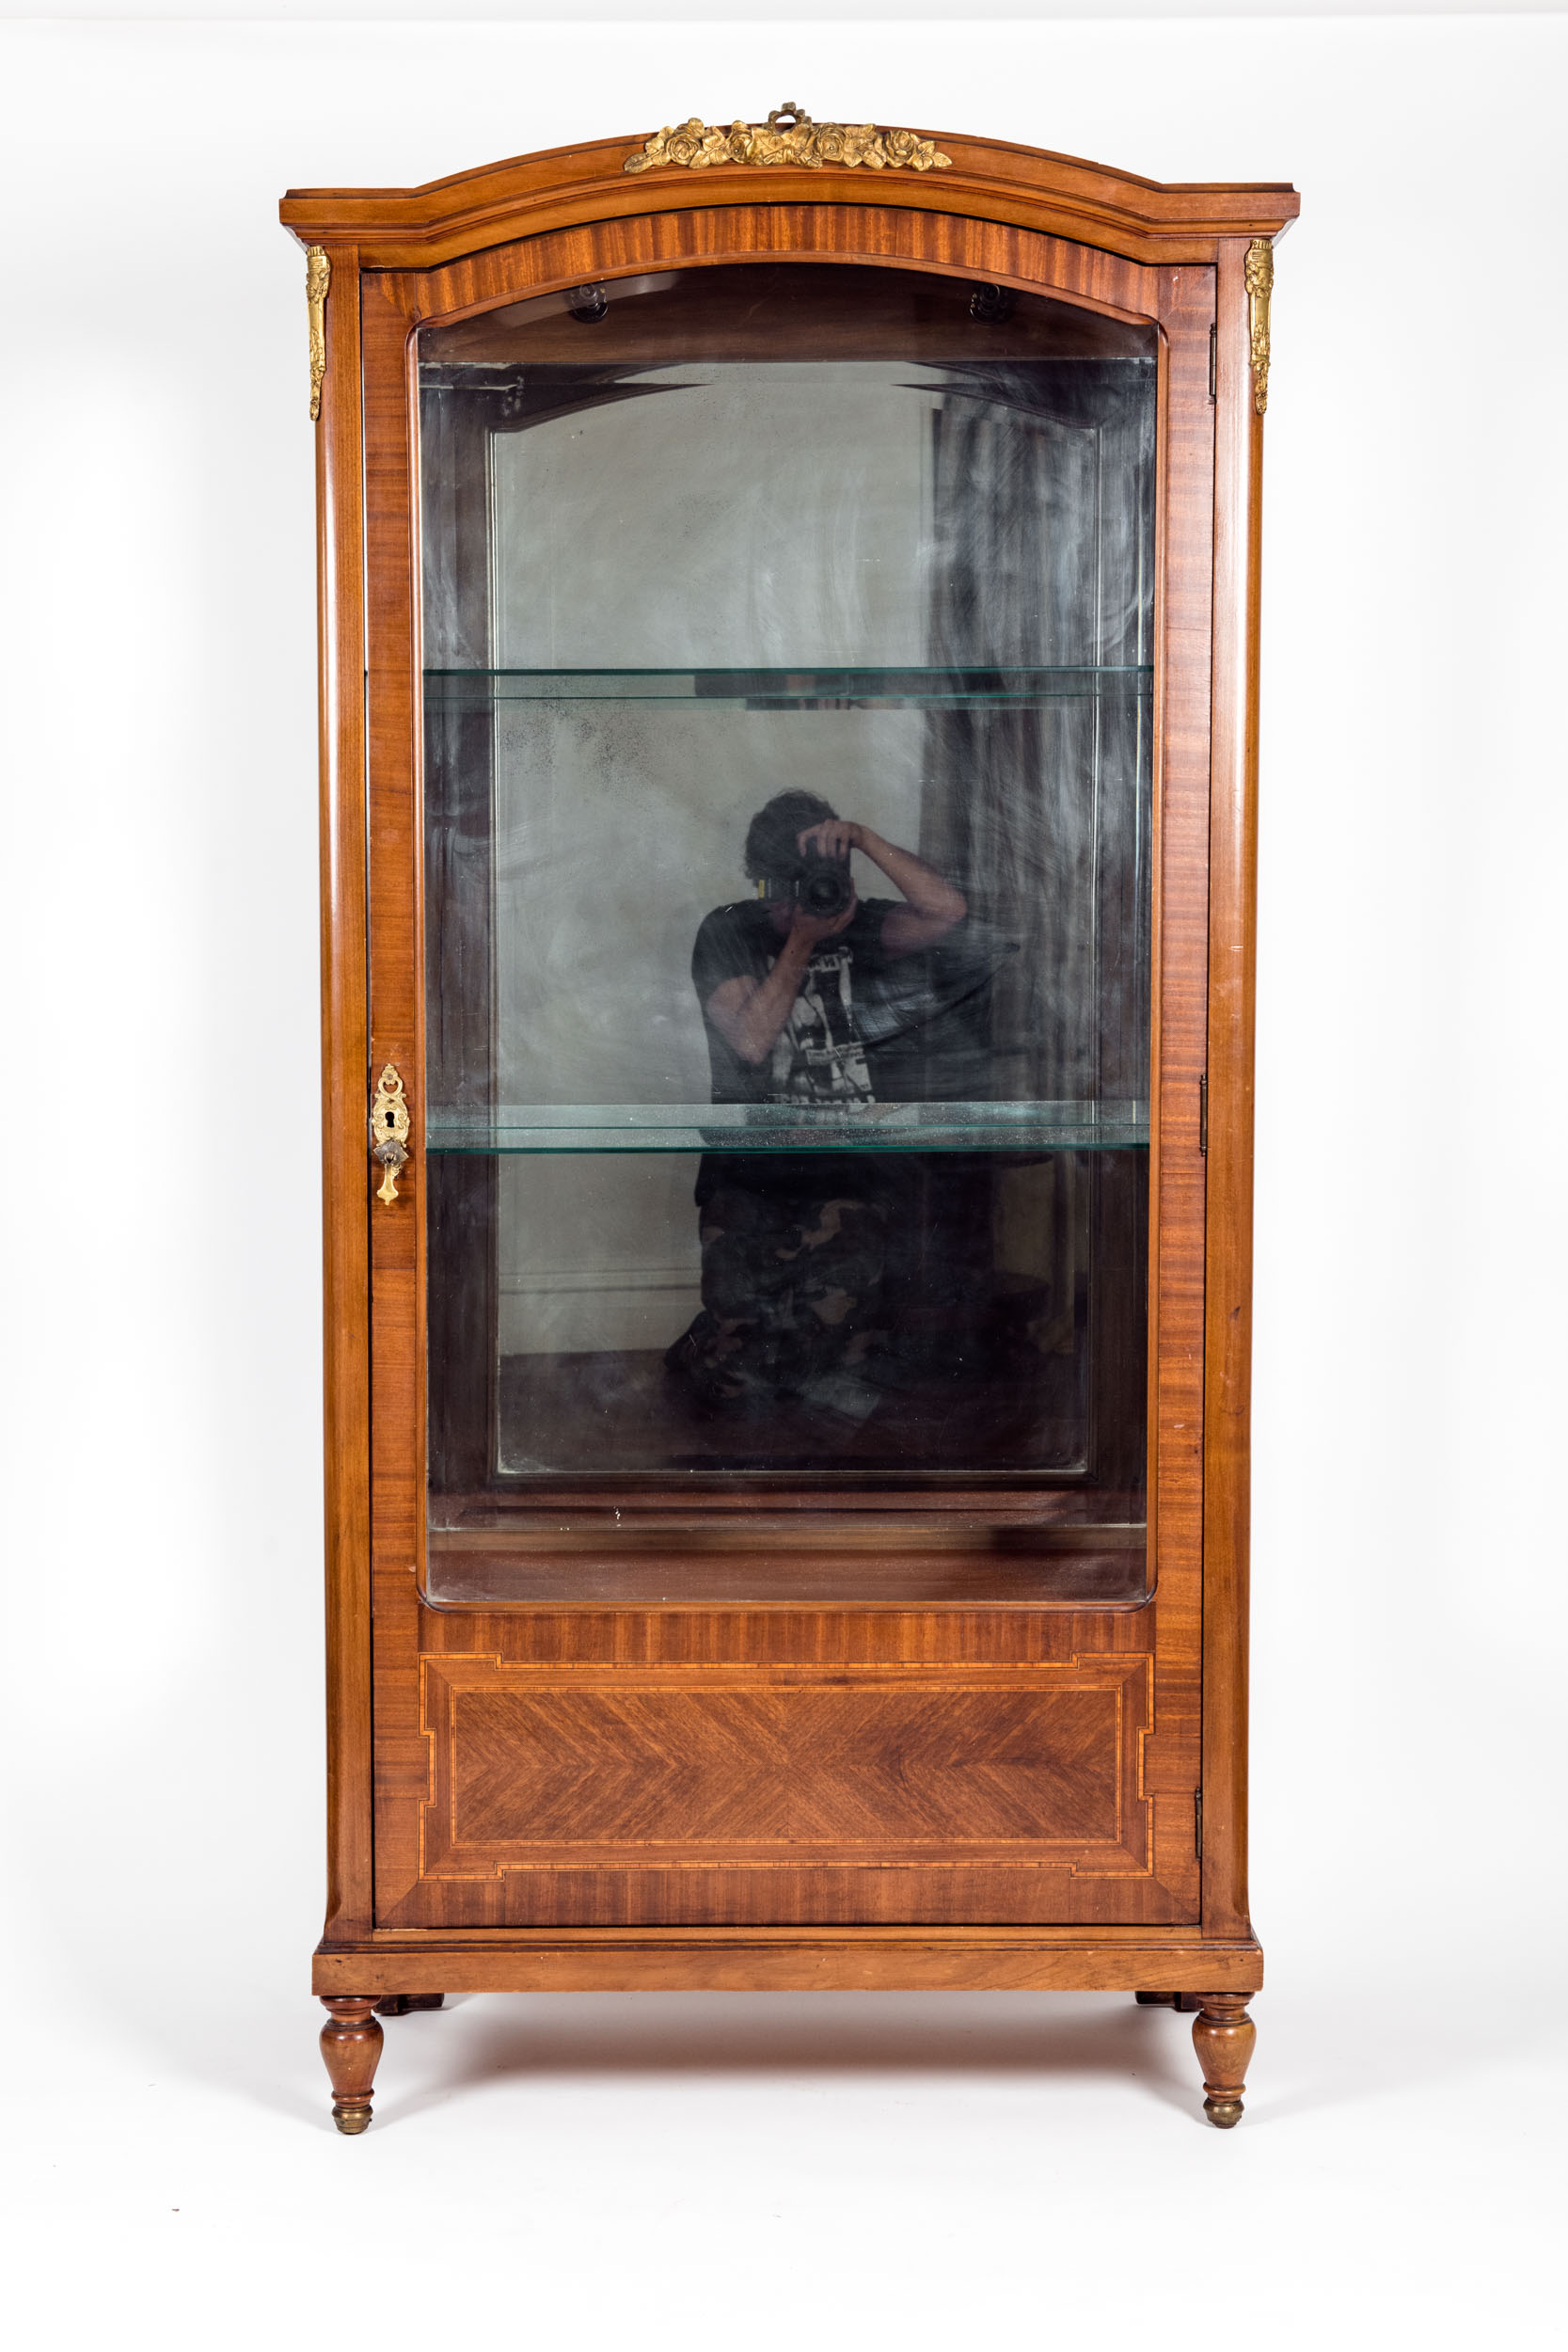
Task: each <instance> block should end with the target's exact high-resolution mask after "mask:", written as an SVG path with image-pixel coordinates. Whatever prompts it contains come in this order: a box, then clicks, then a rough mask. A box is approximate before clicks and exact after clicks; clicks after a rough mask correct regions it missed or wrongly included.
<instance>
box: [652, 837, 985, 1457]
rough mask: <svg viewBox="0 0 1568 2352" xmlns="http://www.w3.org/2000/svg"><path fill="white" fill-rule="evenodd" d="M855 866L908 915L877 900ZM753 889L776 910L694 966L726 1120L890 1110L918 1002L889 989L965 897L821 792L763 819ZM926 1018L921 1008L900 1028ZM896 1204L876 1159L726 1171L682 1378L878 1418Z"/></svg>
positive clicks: (717, 1391) (710, 1187) (723, 910)
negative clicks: (889, 1066)
mask: <svg viewBox="0 0 1568 2352" xmlns="http://www.w3.org/2000/svg"><path fill="white" fill-rule="evenodd" d="M852 850H860V851H861V853H862V855H863V856H864V857H865V858H867V859H869V861H870V863H871V864H872V865H873V866H879V868H880V869H881V871H882V872H883V873H884V874H885V875H886V876H887V877H888V880H889V881H890V882H893V883H894V884H895V887H896V888H897V889H899V890H900V891H902V892H903V894H904V895H903V898H902V899H892V898H860V897H859V896H858V895H857V893H856V890H855V887H854V882H853V879H852V877H851V874H850V870H849V857H850V852H851V851H852ZM746 871H747V873H748V875H749V876H750V877H751V879H752V881H753V882H755V883H756V885H757V890H758V896H757V897H756V898H753V899H751V900H748V901H742V902H741V903H740V904H738V905H735V906H727V907H718V908H716V909H715V910H714V912H713V913H712V914H709V915H708V916H707V917H706V918H705V921H704V923H703V925H702V928H701V930H699V931H698V933H697V940H696V945H695V946H694V947H693V949H692V955H691V977H692V982H693V985H694V986H695V988H696V992H697V999H698V1002H699V1004H700V1005H701V1006H702V1009H703V1019H704V1022H705V1026H706V1029H707V1039H708V1055H709V1059H710V1061H711V1063H712V1068H713V1099H714V1101H715V1102H716V1103H798V1104H818V1105H822V1106H824V1107H832V1105H833V1104H859V1103H874V1102H875V1101H876V1100H877V1093H876V1089H875V1074H876V1073H875V1065H876V1061H877V1057H878V1044H879V1039H881V1038H885V1037H886V1036H887V1035H888V1034H889V1022H888V1007H889V1004H890V1001H891V1000H892V999H893V998H895V997H896V996H897V995H898V993H899V991H898V989H897V987H896V984H895V983H894V982H893V981H892V980H891V979H890V977H889V975H890V973H891V972H892V971H893V969H894V968H895V967H896V966H897V965H898V964H899V963H900V962H901V961H903V960H904V959H907V958H910V957H914V956H917V955H918V954H919V953H920V952H921V951H922V950H924V949H927V948H931V947H934V946H936V945H937V943H938V942H939V941H940V940H942V939H944V938H945V937H946V936H947V934H948V933H949V932H950V931H952V930H955V929H956V927H957V926H958V924H959V923H961V922H962V921H963V919H964V914H965V912H966V910H965V903H964V899H963V897H962V895H961V893H960V892H958V890H956V889H954V887H953V885H952V884H951V883H950V882H944V881H943V880H942V876H941V875H940V874H937V873H934V872H933V871H932V869H931V867H930V866H927V865H926V864H924V863H923V861H922V860H921V859H919V858H917V857H915V856H913V855H911V852H910V851H909V850H900V849H897V848H895V846H894V844H893V843H892V842H891V841H884V840H883V839H882V837H881V835H880V834H877V833H873V832H872V831H871V829H870V827H869V826H866V825H859V824H855V823H853V822H852V821H851V820H850V819H848V818H842V817H835V816H834V814H833V812H832V809H831V808H830V807H829V805H828V803H827V802H826V801H823V800H819V799H818V798H817V797H816V794H815V793H811V792H781V793H779V794H778V795H777V797H776V798H775V799H773V800H771V801H769V802H768V805H767V807H766V808H764V809H762V810H760V811H759V812H758V814H757V815H756V816H755V817H754V818H752V825H751V829H750V831H749V832H748V834H747V836H746ZM920 993H922V992H920V991H918V990H917V991H916V992H915V994H916V996H918V995H919V994H920ZM868 1016H869V1017H868ZM911 1017H912V1018H914V1019H916V1020H918V1019H919V1018H920V1014H919V1012H918V1010H915V1009H913V1008H911V1006H909V1005H906V1006H904V1007H903V1009H902V1011H901V1012H900V1015H899V1025H907V1024H908V1022H909V1021H910V1019H911ZM891 1201H892V1194H891V1191H890V1185H889V1180H888V1177H887V1174H886V1171H885V1170H884V1169H883V1168H882V1167H881V1166H880V1165H879V1162H878V1161H877V1160H876V1159H875V1158H873V1157H871V1156H869V1155H867V1154H863V1153H855V1152H839V1151H832V1150H828V1151H823V1152H779V1153H768V1152H755V1153H752V1152H711V1153H709V1154H708V1155H707V1156H706V1157H705V1159H704V1161H703V1163H702V1167H701V1169H700V1171H699V1174H698V1180H697V1204H698V1207H699V1209H700V1211H701V1213H702V1247H703V1311H702V1313H701V1314H700V1315H699V1316H698V1317H697V1319H696V1321H695V1322H694V1323H693V1324H692V1326H691V1327H690V1329H689V1331H687V1332H686V1333H685V1334H684V1335H683V1336H682V1337H681V1338H680V1339H679V1340H677V1341H676V1343H675V1344H674V1346H673V1347H672V1348H671V1349H670V1350H669V1353H668V1355H667V1356H666V1359H665V1361H666V1362H667V1364H668V1365H669V1367H670V1369H671V1371H672V1372H676V1373H680V1374H682V1375H685V1376H686V1378H687V1379H688V1380H689V1381H690V1383H691V1384H692V1387H693V1388H694V1389H695V1391H696V1392H697V1393H698V1395H699V1396H700V1397H702V1398H703V1399H704V1400H705V1402H706V1403H708V1404H711V1405H731V1406H748V1405H749V1406H756V1407H759V1408H762V1407H767V1406H770V1405H771V1404H773V1403H774V1402H776V1400H778V1399H779V1398H780V1397H786V1396H791V1395H795V1396H801V1397H803V1398H804V1399H805V1400H806V1402H807V1403H809V1404H816V1405H827V1406H830V1407H837V1408H838V1409H841V1410H846V1411H851V1412H854V1413H859V1412H860V1411H863V1410H864V1409H867V1408H866V1406H865V1405H864V1404H863V1402H862V1401H861V1400H859V1399H858V1398H857V1397H856V1396H855V1395H854V1393H853V1391H854V1383H853V1381H852V1380H851V1379H849V1378H848V1377H847V1375H852V1374H853V1372H854V1371H855V1369H856V1367H857V1366H858V1365H859V1364H860V1363H861V1361H862V1360H863V1358H864V1356H865V1354H866V1352H867V1350H868V1349H869V1348H870V1347H871V1346H872V1345H873V1343H874V1340H875V1336H876V1327H877V1326H878V1324H879V1321H880V1320H881V1316H882V1290H883V1275H884V1271H885V1266H886V1257H887V1242H888V1234H889V1224H890V1208H891Z"/></svg>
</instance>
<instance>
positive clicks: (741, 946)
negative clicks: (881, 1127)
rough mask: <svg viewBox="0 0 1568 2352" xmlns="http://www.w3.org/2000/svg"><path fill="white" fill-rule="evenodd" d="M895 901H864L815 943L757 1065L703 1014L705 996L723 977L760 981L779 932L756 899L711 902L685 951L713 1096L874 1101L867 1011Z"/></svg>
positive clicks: (878, 986)
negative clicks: (713, 905) (884, 929)
mask: <svg viewBox="0 0 1568 2352" xmlns="http://www.w3.org/2000/svg"><path fill="white" fill-rule="evenodd" d="M897 903H898V901H897V900H896V899H893V898H863V899H862V900H861V901H860V903H859V905H858V906H857V907H856V909H855V912H854V914H853V915H852V916H851V918H850V920H849V922H848V923H847V925H846V927H845V929H844V930H841V931H839V932H837V933H836V934H835V935H834V937H832V939H824V940H821V941H819V942H818V944H817V946H816V947H815V948H814V950H813V952H812V956H811V960H810V961H809V962H808V963H807V965H806V968H805V971H804V972H803V973H802V975H801V977H800V989H799V991H798V992H797V994H796V998H795V1002H794V1004H793V1005H792V1006H791V1008H790V1011H789V1018H788V1019H787V1021H786V1022H785V1023H784V1027H783V1028H782V1029H781V1030H780V1032H779V1034H778V1036H777V1038H775V1040H774V1041H773V1049H772V1052H771V1053H770V1054H769V1056H768V1058H767V1059H766V1060H765V1061H762V1062H749V1061H746V1060H744V1059H743V1058H742V1057H741V1056H740V1055H739V1054H737V1053H736V1050H735V1048H734V1046H733V1045H731V1043H730V1042H729V1040H728V1039H727V1038H726V1037H725V1036H724V1034H723V1032H722V1031H721V1029H720V1028H719V1027H718V1026H717V1025H716V1024H715V1023H714V1022H713V1021H712V1019H711V1018H710V1017H709V1014H708V1009H707V1006H708V998H709V997H710V996H711V995H712V994H713V993H714V991H715V989H717V988H721V987H722V986H723V984H724V982H725V981H726V980H735V979H752V980H764V979H766V978H767V977H768V973H769V972H770V971H771V970H772V968H773V964H774V961H775V960H776V958H777V956H778V953H779V950H780V948H781V947H782V946H783V945H784V941H783V938H782V936H781V934H780V932H779V931H778V930H777V929H776V927H775V925H774V923H773V919H772V914H771V912H770V910H769V907H768V902H767V901H766V900H764V899H760V898H752V899H744V900H742V901H741V903H740V904H739V905H737V906H728V907H716V908H715V909H714V911H713V913H712V914H709V915H707V916H706V917H705V919H704V922H703V926H702V929H701V930H699V931H698V933H697V940H696V945H695V946H693V948H692V950H691V983H692V986H693V987H694V988H695V990H696V992H697V1002H698V1003H699V1004H700V1005H701V1007H702V1009H703V1024H704V1026H705V1028H706V1030H707V1050H708V1060H709V1063H710V1065H711V1067H712V1072H713V1099H714V1101H715V1102H716V1103H800V1104H823V1105H831V1104H835V1103H874V1102H875V1101H876V1100H877V1095H876V1090H875V1086H874V1082H873V1070H872V1061H871V1058H870V1057H868V1050H867V1049H868V1045H869V1044H870V1043H871V1041H872V1040H873V1039H874V1037H875V1033H876V1030H877V1027H878V1023H877V1020H876V1017H875V1012H874V1010H873V1008H874V1007H875V1006H876V1004H877V1002H878V1000H879V998H880V997H881V996H882V995H884V994H885V993H886V984H887V974H888V966H889V963H890V961H892V960H891V959H890V958H889V957H888V956H887V954H886V953H885V951H884V949H883V947H882V944H881V942H882V927H883V925H884V924H885V923H886V921H887V918H888V916H889V915H890V914H892V913H893V910H894V908H895V905H896V904H897ZM868 1015H869V1020H868Z"/></svg>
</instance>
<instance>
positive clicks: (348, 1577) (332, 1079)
mask: <svg viewBox="0 0 1568 2352" xmlns="http://www.w3.org/2000/svg"><path fill="white" fill-rule="evenodd" d="M329 260H330V262H331V268H332V282H331V290H330V293H329V295H328V298H327V304H326V375H325V382H324V384H323V387H322V407H321V417H320V421H319V422H318V423H317V425H316V428H315V434H316V516H317V557H316V561H317V596H318V615H319V631H320V654H319V659H320V673H321V676H320V727H321V867H322V929H321V959H322V1210H323V1234H322V1241H323V1260H324V1275H325V1328H324V1396H325V1501H326V1528H325V1534H326V1673H327V1737H326V1759H327V1762H326V1769H327V1903H326V1934H327V1935H328V1937H329V1938H341V1937H343V1936H347V1935H354V1934H357V1933H360V1932H362V1931H363V1930H364V1929H365V1928H366V1927H368V1925H369V1923H370V1920H371V1916H372V1754H371V1607H370V1569H371V1563H370V1332H369V1325H368V1316H367V1302H368V1293H369V1265H368V1258H367V1247H366V1242H367V1236H366V1224H365V1209H366V1195H367V1186H366V1181H365V1170H366V1166H367V1150H366V1127H365V1120H366V1092H365V1075H366V1065H367V1058H368V1055H367V1045H366V1001H365V953H366V943H365V733H364V714H365V695H364V642H365V613H364V515H363V501H362V491H361V485H362V471H361V456H360V448H361V411H360V364H359V361H360V338H359V275H358V262H357V256H356V252H355V250H354V248H353V247H352V246H337V247H333V248H332V249H331V250H330V253H329Z"/></svg>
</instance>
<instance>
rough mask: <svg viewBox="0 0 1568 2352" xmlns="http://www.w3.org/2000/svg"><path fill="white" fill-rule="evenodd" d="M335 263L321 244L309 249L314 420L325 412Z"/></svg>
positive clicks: (307, 292) (307, 278)
mask: <svg viewBox="0 0 1568 2352" xmlns="http://www.w3.org/2000/svg"><path fill="white" fill-rule="evenodd" d="M331 283H332V264H331V262H329V261H328V259H327V257H326V254H325V250H324V249H323V247H322V246H319V245H311V246H306V248H305V300H306V305H307V307H308V309H309V313H310V421H311V423H312V424H314V423H315V422H316V420H317V419H318V418H319V417H320V415H321V412H322V381H323V379H324V377H325V374H326V290H327V288H328V286H330V285H331Z"/></svg>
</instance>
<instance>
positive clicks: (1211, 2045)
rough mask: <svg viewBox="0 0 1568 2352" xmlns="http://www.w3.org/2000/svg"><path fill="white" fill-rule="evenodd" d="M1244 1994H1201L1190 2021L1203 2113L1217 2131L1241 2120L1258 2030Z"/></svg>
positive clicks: (1227, 2129)
mask: <svg viewBox="0 0 1568 2352" xmlns="http://www.w3.org/2000/svg"><path fill="white" fill-rule="evenodd" d="M1251 1997H1252V1996H1251V1994H1247V1993H1202V1994H1199V1995H1198V1998H1199V2000H1200V2001H1201V2002H1202V2004H1203V2006H1202V2008H1201V2009H1200V2010H1199V2011H1198V2013H1197V2015H1196V2017H1195V2018H1194V2019H1193V2047H1194V2049H1195V2050H1196V2052H1197V2062H1198V2064H1199V2065H1200V2066H1201V2067H1202V2069H1203V2089H1204V2092H1205V2094H1206V2095H1205V2097H1204V2101H1203V2112H1204V2114H1205V2115H1206V2116H1207V2117H1208V2118H1209V2121H1210V2122H1211V2123H1212V2124H1213V2125H1214V2126H1215V2127H1216V2129H1217V2130H1219V2131H1222V2132H1227V2131H1229V2130H1230V2128H1231V2126H1232V2125H1233V2124H1236V2123H1239V2122H1241V2120H1242V2093H1243V2091H1244V2090H1245V2089H1246V2071H1247V2067H1248V2065H1249V2064H1250V2063H1251V2059H1252V2047H1253V2043H1254V2042H1256V2041H1257V2039H1258V2028H1257V2026H1255V2025H1254V2024H1253V2022H1252V2020H1251V2018H1250V2017H1249V2016H1248V2015H1247V2009H1246V2005H1247V2002H1248V2001H1249V2000H1250V1999H1251Z"/></svg>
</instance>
